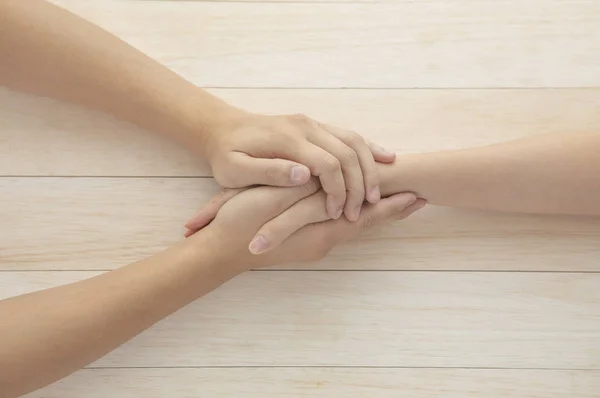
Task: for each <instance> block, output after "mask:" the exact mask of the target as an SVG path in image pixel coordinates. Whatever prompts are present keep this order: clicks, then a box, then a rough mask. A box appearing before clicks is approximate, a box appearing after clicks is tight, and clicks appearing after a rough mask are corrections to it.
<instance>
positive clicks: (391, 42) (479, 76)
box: [56, 0, 600, 88]
mask: <svg viewBox="0 0 600 398" xmlns="http://www.w3.org/2000/svg"><path fill="white" fill-rule="evenodd" d="M56 3H58V4H60V5H63V6H64V7H66V8H67V9H70V10H72V11H73V12H75V13H77V14H79V15H81V16H83V17H85V18H87V19H89V20H91V21H92V22H94V23H97V24H99V25H100V26H102V27H104V28H106V29H107V30H109V31H111V32H112V33H114V34H116V35H117V36H119V37H121V38H122V39H124V40H125V41H127V42H129V43H131V44H132V45H133V46H135V47H137V48H139V49H141V50H142V51H144V52H145V53H147V54H148V55H150V56H151V57H153V58H155V59H157V60H158V61H160V62H161V63H163V64H165V65H167V66H168V67H170V68H172V69H173V70H175V71H177V72H179V73H181V74H182V75H183V76H185V77H187V78H189V79H191V80H192V81H193V82H194V83H196V84H198V85H200V86H208V87H324V88H334V87H366V88H379V87H380V88H398V87H410V88H412V87H592V86H595V87H598V86H600V76H599V74H598V65H599V64H600V40H598V39H599V38H600V3H598V2H597V1H595V0H570V1H565V0H532V1H527V2H523V1H521V0H503V1H479V2H473V1H468V2H464V1H450V2H449V1H446V0H430V1H423V2H421V1H419V2H400V3H390V4H296V3H287V4H279V3H253V4H249V3H236V4H233V3H204V2H168V1H119V0H117V1H110V0H105V1H94V2H85V1H81V0H60V1H56Z"/></svg>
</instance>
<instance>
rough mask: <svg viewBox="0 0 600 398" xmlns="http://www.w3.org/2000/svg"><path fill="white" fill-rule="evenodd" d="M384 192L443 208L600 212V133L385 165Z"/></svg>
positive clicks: (409, 158)
mask: <svg viewBox="0 0 600 398" xmlns="http://www.w3.org/2000/svg"><path fill="white" fill-rule="evenodd" d="M380 171H381V173H382V175H381V178H382V186H381V187H382V194H384V195H389V194H391V193H396V192H402V191H410V192H415V193H416V194H417V196H419V197H422V198H424V199H426V200H427V202H428V203H430V204H433V205H441V206H453V207H469V208H478V209H486V210H498V211H507V212H521V213H548V214H579V215H600V133H573V134H550V135H539V136H534V137H529V138H525V139H520V140H516V141H511V142H506V143H501V144H496V145H490V146H486V147H481V148H471V149H464V150H457V151H447V152H434V153H426V154H417V155H407V156H398V158H397V159H396V163H395V164H394V165H391V166H388V165H381V166H380Z"/></svg>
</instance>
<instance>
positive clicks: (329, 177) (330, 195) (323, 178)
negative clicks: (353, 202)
mask: <svg viewBox="0 0 600 398" xmlns="http://www.w3.org/2000/svg"><path fill="white" fill-rule="evenodd" d="M342 145H343V144H342ZM291 151H292V152H291V153H290V155H291V156H292V157H293V159H294V160H296V161H297V162H299V163H302V164H304V165H306V166H308V168H309V169H310V171H311V173H312V174H313V175H315V176H317V177H319V180H320V182H321V185H322V187H323V190H324V191H325V192H326V193H327V214H329V216H330V217H331V218H333V219H337V218H339V217H340V216H341V214H342V211H343V210H344V203H345V202H346V185H345V183H344V175H343V174H342V167H341V165H340V162H339V161H338V160H337V159H336V157H335V156H334V155H332V154H331V153H329V152H328V151H326V150H325V149H323V148H321V147H319V146H317V145H315V144H311V143H309V142H302V143H299V144H298V145H296V146H295V147H294V149H292V150H291Z"/></svg>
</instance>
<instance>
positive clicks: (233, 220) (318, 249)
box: [186, 112, 425, 267]
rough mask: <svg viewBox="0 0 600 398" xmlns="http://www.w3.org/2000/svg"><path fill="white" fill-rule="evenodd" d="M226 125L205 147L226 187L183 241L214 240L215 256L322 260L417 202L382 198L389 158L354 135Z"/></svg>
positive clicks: (256, 120)
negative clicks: (207, 237) (202, 236)
mask: <svg viewBox="0 0 600 398" xmlns="http://www.w3.org/2000/svg"><path fill="white" fill-rule="evenodd" d="M231 120H232V122H231V123H228V124H224V126H223V127H222V128H215V129H213V130H212V131H211V132H210V134H209V135H208V138H206V140H205V144H204V145H205V146H204V147H205V150H204V154H205V156H206V157H207V158H208V160H209V162H210V164H211V167H212V169H213V173H214V176H215V179H216V181H217V182H218V183H219V184H220V185H221V186H222V187H224V188H226V189H225V190H224V191H222V192H221V193H220V194H218V195H217V196H215V197H214V198H213V199H212V200H211V201H210V202H209V203H208V204H207V205H206V206H205V207H204V208H202V209H201V210H200V211H199V212H198V213H197V214H196V215H195V216H194V217H193V218H192V219H190V220H189V221H188V222H187V223H186V227H187V228H188V232H187V233H186V237H190V236H192V235H197V232H199V231H201V233H202V234H210V236H211V238H214V237H218V238H219V239H214V240H211V241H212V242H217V243H216V244H217V245H219V243H218V242H227V243H226V247H223V248H222V249H223V250H226V251H227V252H228V253H229V254H230V255H232V256H235V259H236V260H240V261H242V262H243V263H244V264H245V265H246V266H248V267H259V266H267V265H272V264H276V263H284V262H289V261H314V260H318V259H321V258H322V257H324V256H325V255H326V254H327V253H328V252H329V250H331V248H332V247H333V246H335V245H336V244H338V243H340V242H342V241H345V240H348V239H350V238H352V237H354V236H356V235H357V234H359V233H360V232H361V231H362V230H364V229H367V228H370V227H372V226H373V225H375V224H378V223H380V222H383V221H388V220H394V219H402V218H405V217H407V216H409V215H410V214H412V213H413V212H414V211H416V210H418V209H420V208H421V207H423V206H424V204H425V202H424V201H423V200H422V199H417V197H416V196H415V195H414V194H412V193H400V194H396V195H392V196H390V197H388V198H384V199H381V188H380V183H381V181H380V175H379V174H380V173H379V170H378V163H379V164H389V163H393V162H394V159H395V154H394V153H391V152H388V151H385V150H384V149H383V148H381V147H380V146H378V145H375V144H372V143H369V142H367V141H365V140H364V139H363V138H362V137H361V136H360V135H358V134H356V133H354V132H351V131H347V130H343V129H340V128H337V127H333V126H329V125H325V124H322V123H319V122H317V121H315V120H312V119H310V118H308V117H306V116H304V115H292V116H265V115H256V114H249V113H245V112H243V113H242V114H241V115H237V117H235V118H232V119H231ZM311 176H312V177H311ZM365 201H366V202H367V203H365ZM342 214H343V216H342ZM257 254H260V255H258V256H257Z"/></svg>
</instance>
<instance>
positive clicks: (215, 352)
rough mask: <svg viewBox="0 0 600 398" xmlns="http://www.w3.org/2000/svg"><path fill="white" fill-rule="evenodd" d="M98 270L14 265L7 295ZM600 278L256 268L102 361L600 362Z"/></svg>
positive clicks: (581, 365)
mask: <svg viewBox="0 0 600 398" xmlns="http://www.w3.org/2000/svg"><path fill="white" fill-rule="evenodd" d="M94 274H95V273H91V272H48V271H46V272H44V271H41V272H3V273H2V274H1V277H2V278H1V280H0V284H1V285H0V292H1V294H2V295H3V296H4V297H6V296H11V295H16V294H21V293H25V292H29V291H33V290H37V289H40V288H46V287H50V286H56V285H59V284H63V283H66V282H69V281H75V280H79V279H82V278H86V277H89V276H92V275H94ZM599 283H600V274H567V273H565V274H553V273H476V272H464V273H463V272H451V273H436V272H360V271H354V272H351V271H345V272H322V271H270V272H269V271H262V272H261V271H258V272H250V273H246V274H244V275H241V276H240V277H238V278H236V279H234V280H232V281H231V282H229V283H227V284H226V285H225V286H223V287H222V288H220V289H218V290H216V291H215V292H213V293H211V294H209V295H208V296H205V297H204V298H202V299H201V300H199V301H197V302H195V303H193V304H191V305H189V306H188V307H186V308H185V309H184V310H182V311H180V312H178V313H176V314H174V315H172V316H171V317H169V318H167V319H166V320H164V321H162V322H160V323H159V324H157V325H155V327H153V328H152V329H150V330H148V331H147V332H145V333H144V334H142V335H140V336H139V337H138V338H136V339H134V340H133V341H131V342H130V343H128V344H125V345H124V346H122V347H121V348H119V349H117V350H116V351H114V352H113V353H111V354H109V355H108V356H106V357H105V358H103V359H101V360H99V361H98V362H97V363H95V364H94V365H93V366H99V367H171V366H180V367H181V366H183V367H189V366H209V367H214V366H387V367H389V366H392V367H398V366H399V367H485V368H490V367H492V368H557V369H596V370H598V369H600V345H599V344H598V340H599V339H600V290H599V289H598V284H599Z"/></svg>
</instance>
